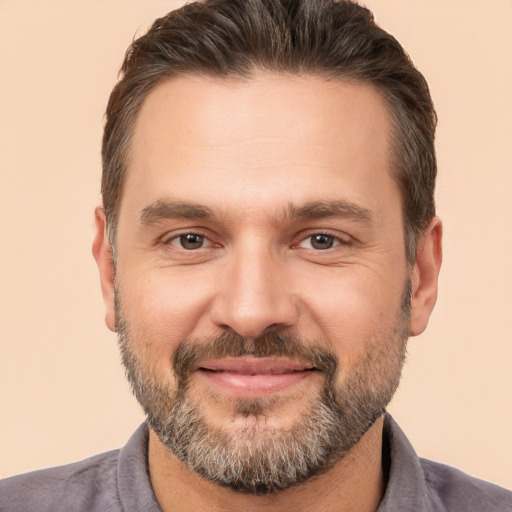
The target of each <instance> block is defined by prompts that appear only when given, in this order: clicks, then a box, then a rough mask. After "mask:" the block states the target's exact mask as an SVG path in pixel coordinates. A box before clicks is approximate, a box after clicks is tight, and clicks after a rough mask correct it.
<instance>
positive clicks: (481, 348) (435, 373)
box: [0, 0, 512, 487]
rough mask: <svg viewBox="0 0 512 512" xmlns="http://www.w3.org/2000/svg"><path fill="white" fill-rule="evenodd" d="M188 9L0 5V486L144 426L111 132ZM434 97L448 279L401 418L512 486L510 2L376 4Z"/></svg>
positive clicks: (15, 0)
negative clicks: (125, 352)
mask: <svg viewBox="0 0 512 512" xmlns="http://www.w3.org/2000/svg"><path fill="white" fill-rule="evenodd" d="M178 3H180V2H172V1H156V0H151V1H142V0H138V1H127V0H124V1H121V0H118V1H114V0H111V1H102V2H100V1H99V0H96V1H95V0H82V1H78V0H67V1H64V0H61V1H57V0H54V1H51V0H33V1H29V0H0V73H1V76H0V141H1V142H0V144H1V151H0V223H1V230H0V233H1V239H0V240H1V241H0V250H1V252H0V281H1V287H0V322H1V323H0V333H1V334H0V335H1V339H0V343H1V344H0V415H1V419H0V476H7V475H10V474H13V473H18V472H23V471H27V470H30V469H34V468H40V467H45V466H51V465H56V464H62V463H65V462H70V461H74V460H77V459H79V458H83V457H86V456H89V455H91V454H93V453H96V452H100V451H104V450H108V449H112V448H116V447H119V446H121V445H123V444H124V443H125V441H126V440H127V438H128V437H129V435H130V434H131V432H132V431H133V430H134V429H135V427H136V426H137V425H138V424H139V422H140V421H141V420H142V415H141V413H140V411H139V408H138V406H137V404H136V402H135V399H133V398H132V397H131V395H130V393H129V391H128V386H127V385H126V384H125V382H124V376H123V371H122V369H121V367H120V363H119V358H118V354H117V347H116V340H115V336H114V335H113V334H111V333H110V332H109V331H108V330H107V329H106V327H105V326H104V324H103V304H102V300H101V294H100V289H99V283H98V277H97V272H96V268H95V265H94V262H93V259H92V257H91V252H90V245H91V240H92V236H93V223H92V219H93V216H92V212H93V208H94V206H95V205H96V204H97V203H98V202H99V178H100V158H99V147H100V137H101V129H102V116H103V111H104V108H105V104H106V101H107V97H108V94H109V91H110V89H111V87H112V85H113V83H114V81H115V78H116V73H117V69H118V67H119V65H120V63H121V59H122V56H123V54H124V50H125V48H126V46H127V45H128V44H129V43H130V41H131V39H132V36H133V34H134V33H135V32H140V31H142V30H143V29H144V28H145V27H146V26H147V25H148V23H149V22H150V21H152V20H153V19H154V18H155V17H156V16H158V15H161V14H164V13H165V12H167V11H168V10H169V9H170V8H171V7H172V6H173V5H177V4H178ZM367 4H368V5H369V6H370V7H372V8H373V9H374V11H375V13H376V17H377V20H378V21H379V22H380V23H381V24H382V25H383V26H384V27H385V28H387V29H388V30H389V31H391V32H392V33H393V34H395V35H396V36H397V37H398V39H399V40H400V41H401V42H402V43H403V44H404V46H405V47H406V48H407V49H408V51H409V53H410V54H411V56H412V58H413V60H414V61H415V62H416V64H417V65H418V66H419V67H420V69H421V70H422V71H423V73H424V74H425V75H426V77H427V79H428V80H429V82H430V84H431V89H432V93H433V96H434V100H435V103H436V105H437V109H438V113H439V117H440V124H439V132H438V152H439V168H440V177H439V185H438V206H439V213H440V214H441V216H442V217H443V218H444V221H445V233H446V236H445V263H444V267H443V271H442V276H441V281H440V298H439V302H438V307H437V309H436V311H435V313H434V316H433V318H432V320H431V323H430V327H429V330H428V331H427V333H426V334H424V335H422V336H421V337H419V338H416V339H412V340H411V341H410V349H409V360H408V363H407V367H406V370H405V375H404V378H403V382H402V384H401V387H400V390H399V392H398V394H397V396H396V398H395V400H394V402H393V404H392V405H391V408H390V409H391V411H392V413H393V414H394V415H395V417H396V418H397V419H398V421H399V423H400V424H401V425H402V427H403V428H404V429H405V430H406V432H407V433H408V435H409V437H410V439H411V440H412V442H413V444H414V445H415V447H416V449H417V451H418V452H419V454H421V455H422V456H425V457H428V458H433V459H437V460H441V461H444V462H447V463H450V464H453V465H455V466H458V467H460V468H463V469H464V470H466V471H468V472H470V473H473V474H475V475H478V476H480V477H483V478H485V479H488V480H493V481H496V482H498V483H500V484H501V485H504V486H506V487H512V464H511V462H510V461H511V460H512V371H511V367H512V334H511V330H512V293H511V292H512V227H511V224H512V222H511V221H512V200H511V189H512V170H511V164H512V158H511V144H512V120H511V115H512V101H511V91H512V68H511V55H512V2H510V1H509V0H473V1H471V0H465V1H463V0H417V1H415V0H368V2H367Z"/></svg>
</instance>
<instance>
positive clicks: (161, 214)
mask: <svg viewBox="0 0 512 512" xmlns="http://www.w3.org/2000/svg"><path fill="white" fill-rule="evenodd" d="M214 217H215V215H214V213H213V212H212V210H211V209H210V208H208V207H207V206H204V205H201V204H197V203H192V202H186V201H172V200H166V199H159V200H157V201H155V202H154V203H152V204H150V205H148V206H146V207H145V208H143V209H142V210H141V213H140V222H141V224H143V225H145V226H149V225H152V224H156V223H158V222H159V221H163V220H168V219H212V218H214ZM281 217H282V218H283V219H285V220H287V219H288V220H315V219H327V218H330V217H339V218H345V219H350V220H353V221H356V222H360V223H364V224H369V225H371V224H373V223H374V217H373V215H372V213H371V211H370V210H368V209H367V208H364V207H362V206H359V205H357V204H355V203H352V202H350V201H344V200H338V201H312V202H309V203H305V204H303V205H295V204H293V203H290V204H289V205H288V206H287V207H286V208H285V209H284V211H283V213H282V216H281ZM274 219H275V220H276V221H277V218H276V217H274Z"/></svg>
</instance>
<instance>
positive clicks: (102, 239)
mask: <svg viewBox="0 0 512 512" xmlns="http://www.w3.org/2000/svg"><path fill="white" fill-rule="evenodd" d="M94 219H95V223H96V235H95V237H94V242H93V244H92V254H93V256H94V259H95V260H96V264H97V265H98V270H99V271H100V282H101V291H102V293H103V301H104V303H105V322H106V324H107V327H108V328H109V329H110V330H111V331H114V332H115V330H116V329H115V324H116V322H115V308H114V261H113V259H112V250H111V248H110V243H109V241H108V235H107V223H106V217H105V212H104V210H103V208H102V207H100V206H98V207H97V208H96V210H95V211H94Z"/></svg>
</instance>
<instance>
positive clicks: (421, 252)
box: [409, 217, 443, 336]
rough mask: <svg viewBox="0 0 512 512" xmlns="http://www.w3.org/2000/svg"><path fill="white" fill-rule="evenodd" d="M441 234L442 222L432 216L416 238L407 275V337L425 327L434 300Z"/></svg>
mask: <svg viewBox="0 0 512 512" xmlns="http://www.w3.org/2000/svg"><path fill="white" fill-rule="evenodd" d="M442 237H443V225H442V223H441V220H440V219H439V218H438V217H434V219H432V221H431V222H430V224H429V226H428V228H427V229H426V231H425V233H424V235H423V236H421V237H420V238H419V239H418V241H417V249H416V262H415V264H414V269H413V271H412V274H411V289H412V294H411V318H410V323H409V334H410V336H417V335H418V334H421V333H422V332H423V331H424V330H425V329H426V327H427V324H428V320H429V318H430V314H431V313H432V310H433V309H434V306H435V303H436V300H437V281H438V276H439V270H440V268H441V263H442V259H443V250H442Z"/></svg>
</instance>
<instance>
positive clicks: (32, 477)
mask: <svg viewBox="0 0 512 512" xmlns="http://www.w3.org/2000/svg"><path fill="white" fill-rule="evenodd" d="M147 446H148V429H147V427H146V425H145V424H143V425H141V426H140V427H139V428H138V429H137V431H136V432H135V433H134V434H133V436H132V437H131V438H130V440H129V441H128V443H127V444H126V446H124V448H122V449H121V450H115V451H111V452H107V453H103V454H101V455H96V456H94V457H91V458H89V459H86V460H83V461H81V462H75V463H73V464H68V465H66V466H60V467H56V468H51V469H44V470H40V471H34V472H32V473H27V474H24V475H18V476H15V477H12V478H8V479H5V480H2V481H0V511H1V512H47V511H48V512H50V511H51V512H69V511H73V512H79V511H87V512H100V511H102V512H103V511H109V512H114V511H116V512H117V511H124V512H138V511H141V512H142V511H143V512H160V507H159V506H158V502H157V501H156V498H155V495H154V493H153V488H152V487H151V481H150V479H149V471H148V463H147ZM384 454H385V457H384V459H385V461H387V463H386V465H387V466H388V468H387V469H388V481H387V486H386V492H385V495H384V498H383V500H382V502H381V504H380V506H379V509H378V511H377V512H402V511H404V512H405V511H410V512H512V492H509V491H507V490H505V489H503V488H501V487H498V486H496V485H493V484H490V483H488V482H485V481H483V480H479V479H476V478H473V477H470V476H469V475H467V474H465V473H463V472H461V471H459V470H457V469H454V468H451V467H449V466H445V465H442V464H438V463H435V462H431V461H428V460H424V459H419V458H418V456H417V455H416V453H415V452H414V449H413V447H412V446H411V444H410V443H409V441H408V440H407V438H406V437H405V434H404V433H403V432H402V430H401V429H400V428H399V427H398V425H397V424H396V423H395V422H394V421H393V419H392V418H391V417H390V416H389V415H386V420H385V423H384Z"/></svg>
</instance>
